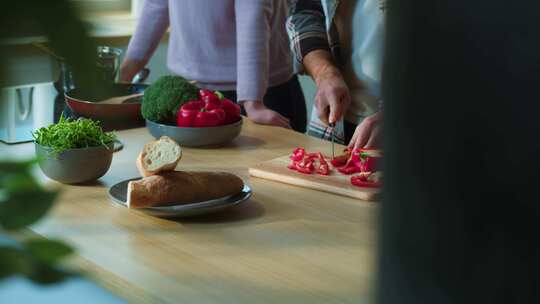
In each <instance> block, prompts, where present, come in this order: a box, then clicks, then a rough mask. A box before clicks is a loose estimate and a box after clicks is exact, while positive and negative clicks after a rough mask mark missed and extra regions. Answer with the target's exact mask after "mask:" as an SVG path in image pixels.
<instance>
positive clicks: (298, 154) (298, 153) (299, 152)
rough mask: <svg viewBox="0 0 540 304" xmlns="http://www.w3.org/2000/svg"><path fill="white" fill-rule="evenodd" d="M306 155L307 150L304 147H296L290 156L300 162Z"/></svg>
mask: <svg viewBox="0 0 540 304" xmlns="http://www.w3.org/2000/svg"><path fill="white" fill-rule="evenodd" d="M304 155H306V150H305V149H304V148H302V147H298V148H296V149H294V151H293V154H292V155H291V156H290V157H289V158H290V159H292V160H294V161H297V162H298V161H301V160H303V159H304Z"/></svg>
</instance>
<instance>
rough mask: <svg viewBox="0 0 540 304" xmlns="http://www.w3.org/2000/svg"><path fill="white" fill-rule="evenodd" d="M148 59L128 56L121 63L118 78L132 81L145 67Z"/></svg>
mask: <svg viewBox="0 0 540 304" xmlns="http://www.w3.org/2000/svg"><path fill="white" fill-rule="evenodd" d="M145 65H146V61H142V60H133V59H129V58H126V59H124V61H123V62H122V64H121V65H120V72H119V73H120V75H119V76H118V80H120V81H127V82H131V81H132V80H133V77H134V76H135V75H136V74H137V73H138V72H139V71H140V70H142V69H143V68H144V66H145Z"/></svg>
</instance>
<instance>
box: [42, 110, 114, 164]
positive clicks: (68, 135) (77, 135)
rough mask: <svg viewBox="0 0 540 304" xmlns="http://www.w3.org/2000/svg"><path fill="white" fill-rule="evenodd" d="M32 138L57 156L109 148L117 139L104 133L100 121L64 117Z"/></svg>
mask: <svg viewBox="0 0 540 304" xmlns="http://www.w3.org/2000/svg"><path fill="white" fill-rule="evenodd" d="M32 136H33V137H34V140H35V142H36V143H37V144H39V145H42V146H45V147H49V148H51V149H52V153H53V154H56V155H57V154H59V153H62V152H64V151H66V150H69V149H78V148H88V147H96V146H105V147H107V145H108V144H110V143H112V142H113V141H114V140H115V139H116V136H115V135H114V133H112V132H103V129H102V128H101V124H100V122H99V121H94V120H91V119H83V118H79V119H77V120H73V119H69V118H64V117H63V116H61V117H60V120H59V121H58V123H56V124H52V125H50V126H48V127H43V128H40V129H38V130H36V131H35V132H33V133H32Z"/></svg>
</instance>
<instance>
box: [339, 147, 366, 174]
mask: <svg viewBox="0 0 540 304" xmlns="http://www.w3.org/2000/svg"><path fill="white" fill-rule="evenodd" d="M338 171H339V172H341V173H343V174H346V175H349V174H353V173H358V172H361V171H362V170H361V167H360V151H359V150H354V151H352V152H351V157H349V160H347V163H346V164H345V166H343V167H341V168H338Z"/></svg>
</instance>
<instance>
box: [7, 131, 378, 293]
mask: <svg viewBox="0 0 540 304" xmlns="http://www.w3.org/2000/svg"><path fill="white" fill-rule="evenodd" d="M117 135H118V138H119V139H120V140H121V141H122V142H123V143H124V146H125V147H124V149H123V150H122V151H120V152H117V153H115V155H114V158H113V163H112V166H111V168H110V169H109V171H108V172H107V174H106V175H105V176H103V177H102V178H101V179H100V180H98V181H97V182H95V183H91V184H85V185H62V184H58V183H56V182H52V181H50V180H48V179H46V178H45V177H44V176H43V175H40V178H42V179H43V181H44V182H45V183H47V185H49V186H52V187H57V188H59V189H60V190H61V195H60V198H59V200H58V202H57V204H56V205H55V207H54V209H53V210H52V212H51V213H49V215H48V217H46V218H45V219H44V220H42V221H41V222H39V223H38V224H37V225H35V226H33V227H32V230H33V231H34V232H35V233H37V234H39V235H42V236H44V237H47V238H58V239H63V240H65V241H67V242H69V243H71V244H72V245H73V246H75V247H76V248H77V251H78V252H77V254H78V256H79V257H78V258H79V259H80V260H81V261H84V263H79V264H80V265H81V266H82V267H83V268H84V269H85V270H86V271H88V272H89V273H90V274H91V275H92V276H93V277H98V278H99V280H98V281H99V282H101V283H102V284H104V285H105V286H107V287H108V288H109V289H111V290H112V291H113V292H114V293H116V294H118V295H120V296H122V297H125V298H126V299H127V300H128V301H130V302H135V303H234V304H237V303H250V304H252V303H371V302H372V300H373V292H372V290H373V282H374V279H375V273H376V267H375V265H376V258H375V257H376V248H377V214H378V204H377V203H373V202H366V201H362V200H358V199H353V198H348V197H344V196H340V195H335V194H331V193H326V192H321V191H316V190H311V189H307V188H301V187H296V186H291V185H287V184H284V183H278V182H273V181H269V180H265V179H260V178H250V177H249V174H248V168H249V167H253V166H255V165H256V164H259V163H261V162H264V161H267V160H271V159H274V158H276V157H280V156H283V155H287V154H289V153H290V152H291V151H292V150H293V149H294V148H295V147H297V146H303V147H305V148H306V149H308V150H310V151H315V150H317V151H321V152H323V153H326V154H329V153H330V148H331V145H330V144H329V143H328V142H323V141H321V140H318V139H315V138H312V137H308V136H306V135H304V134H300V133H296V132H293V131H290V130H286V129H282V128H275V127H268V126H260V125H255V124H252V123H250V122H249V121H247V120H246V121H245V124H244V126H243V130H242V133H241V135H240V136H239V137H238V138H236V139H235V140H234V141H233V142H232V143H229V144H227V145H225V146H223V147H220V148H214V149H194V148H184V149H183V157H182V160H181V161H180V163H179V164H178V167H177V169H178V170H182V169H192V170H210V171H215V170H219V171H227V172H232V173H235V174H237V175H239V176H240V177H242V178H243V179H244V181H245V182H246V183H247V184H249V185H250V186H251V188H252V189H253V193H254V194H253V197H252V198H251V199H250V200H249V201H247V202H245V203H243V204H240V205H238V206H236V207H233V208H231V209H229V210H226V211H224V212H222V213H216V214H213V215H207V216H203V217H198V218H192V219H178V220H170V219H161V218H156V217H152V216H148V215H146V214H144V213H141V212H139V211H132V210H129V209H126V208H124V207H122V206H119V205H116V204H113V203H111V202H110V201H109V199H108V197H107V189H108V187H109V186H111V185H113V184H115V183H117V182H119V181H122V180H124V179H128V178H132V177H136V176H138V173H137V169H136V167H135V158H136V156H137V154H138V153H139V151H140V150H141V149H142V147H143V145H144V144H145V143H146V142H148V141H149V140H151V139H152V137H151V136H150V134H149V133H148V131H147V130H146V129H145V128H140V129H132V130H126V131H120V132H117ZM0 149H1V150H2V156H3V157H4V156H7V157H20V158H25V157H29V156H33V144H31V143H29V144H22V145H13V146H8V145H2V144H0ZM38 173H39V171H38Z"/></svg>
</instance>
